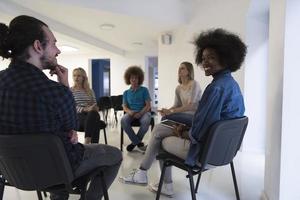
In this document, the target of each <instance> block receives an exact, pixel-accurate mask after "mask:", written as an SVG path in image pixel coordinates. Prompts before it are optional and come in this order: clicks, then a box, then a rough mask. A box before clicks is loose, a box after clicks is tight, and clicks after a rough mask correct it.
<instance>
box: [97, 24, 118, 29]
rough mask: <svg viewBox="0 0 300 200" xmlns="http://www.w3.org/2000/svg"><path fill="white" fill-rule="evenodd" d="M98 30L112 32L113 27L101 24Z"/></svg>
mask: <svg viewBox="0 0 300 200" xmlns="http://www.w3.org/2000/svg"><path fill="white" fill-rule="evenodd" d="M100 28H101V29H102V30H112V29H114V28H115V25H113V24H101V25H100Z"/></svg>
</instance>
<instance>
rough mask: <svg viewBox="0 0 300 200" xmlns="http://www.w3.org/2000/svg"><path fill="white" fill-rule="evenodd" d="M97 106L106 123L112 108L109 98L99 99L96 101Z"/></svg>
mask: <svg viewBox="0 0 300 200" xmlns="http://www.w3.org/2000/svg"><path fill="white" fill-rule="evenodd" d="M97 105H98V107H99V110H100V111H102V114H103V118H104V121H105V122H106V123H107V116H108V111H109V109H111V108H112V105H111V99H110V97H108V96H103V97H100V98H99V99H98V101H97Z"/></svg>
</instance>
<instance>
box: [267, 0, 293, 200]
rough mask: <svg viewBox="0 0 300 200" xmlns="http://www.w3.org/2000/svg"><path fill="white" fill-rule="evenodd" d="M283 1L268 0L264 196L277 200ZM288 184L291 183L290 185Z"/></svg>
mask: <svg viewBox="0 0 300 200" xmlns="http://www.w3.org/2000/svg"><path fill="white" fill-rule="evenodd" d="M284 29H285V0H270V24H269V33H270V34H269V69H268V70H269V73H268V83H267V91H268V93H267V102H268V104H267V123H266V129H267V135H266V141H267V142H266V151H265V187H264V198H265V199H268V200H279V199H280V198H279V193H280V187H279V185H280V162H281V161H280V159H281V158H280V154H281V147H282V146H281V136H282V135H281V128H282V95H283V84H282V81H283V66H284V57H283V55H284V32H285V30H284ZM289 185H290V184H289ZM282 200H293V199H282Z"/></svg>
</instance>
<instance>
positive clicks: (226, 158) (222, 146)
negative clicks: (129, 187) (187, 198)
mask: <svg viewBox="0 0 300 200" xmlns="http://www.w3.org/2000/svg"><path fill="white" fill-rule="evenodd" d="M247 125H248V118H247V117H242V118H237V119H230V120H223V121H218V122H216V123H215V124H213V125H212V126H211V128H210V129H209V131H208V137H207V140H206V143H205V144H204V146H203V149H202V151H201V153H200V155H199V163H201V164H199V166H198V165H197V166H195V167H190V166H188V165H186V164H185V163H184V162H185V160H183V159H181V158H178V157H176V156H175V155H173V154H171V153H168V152H166V151H163V152H161V153H159V154H158V156H157V157H156V158H157V159H158V160H162V161H163V168H162V172H161V176H160V181H159V187H158V191H157V195H156V200H159V197H160V192H161V188H162V184H163V179H164V175H165V170H166V167H169V166H175V167H178V168H180V169H182V170H185V171H187V172H188V175H187V178H189V182H190V188H191V195H192V199H193V200H196V193H197V190H198V186H199V182H200V178H201V173H202V172H204V171H206V170H209V168H208V167H207V165H208V164H209V165H214V166H224V165H227V164H230V167H231V173H232V178H233V183H234V189H235V195H236V199H237V200H239V199H240V196H239V191H238V185H237V181H236V177H235V171H234V166H233V158H234V157H235V155H236V153H237V151H238V150H239V148H240V146H241V143H242V140H243V137H244V134H245V131H246V128H247ZM197 174H198V179H197V184H196V189H195V185H194V180H193V176H194V175H197Z"/></svg>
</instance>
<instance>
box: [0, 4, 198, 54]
mask: <svg viewBox="0 0 300 200" xmlns="http://www.w3.org/2000/svg"><path fill="white" fill-rule="evenodd" d="M197 1H199V0H151V1H146V0H85V1H82V0H1V2H0V19H1V20H0V21H3V20H4V21H5V20H6V23H8V22H9V21H10V20H11V19H12V18H13V17H15V16H17V15H20V14H26V15H31V16H34V17H36V18H39V19H41V20H43V21H44V22H46V23H47V24H48V25H49V26H50V28H51V29H52V30H53V31H54V32H55V35H56V37H57V40H58V42H59V43H60V44H63V45H69V46H73V47H77V48H79V49H80V51H81V52H82V53H86V52H88V51H89V50H91V49H93V48H97V49H99V48H100V49H102V50H104V51H109V52H112V53H115V54H119V55H125V54H126V53H127V52H137V51H140V52H144V53H152V54H153V53H154V54H155V52H156V53H157V46H158V39H159V36H160V35H161V34H162V33H171V32H172V30H174V29H177V28H180V26H182V25H184V24H186V23H188V22H189V20H190V19H191V17H192V16H193V14H194V11H195V10H194V9H195V5H197V4H196V3H197ZM107 23H108V24H113V25H114V26H115V28H114V29H112V30H102V29H101V28H100V25H101V24H107ZM134 43H138V44H134Z"/></svg>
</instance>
